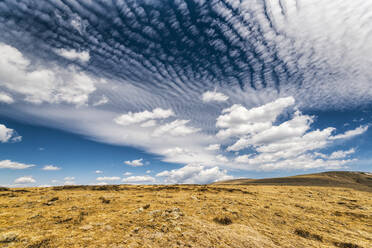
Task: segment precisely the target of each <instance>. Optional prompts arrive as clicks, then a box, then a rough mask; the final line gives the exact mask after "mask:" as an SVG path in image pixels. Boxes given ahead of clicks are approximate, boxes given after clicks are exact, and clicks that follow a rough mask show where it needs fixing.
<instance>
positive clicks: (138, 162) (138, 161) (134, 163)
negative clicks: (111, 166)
mask: <svg viewBox="0 0 372 248" xmlns="http://www.w3.org/2000/svg"><path fill="white" fill-rule="evenodd" d="M142 161H143V158H140V159H135V160H132V161H129V160H128V161H125V162H124V164H126V165H130V166H133V167H140V166H143V162H142Z"/></svg>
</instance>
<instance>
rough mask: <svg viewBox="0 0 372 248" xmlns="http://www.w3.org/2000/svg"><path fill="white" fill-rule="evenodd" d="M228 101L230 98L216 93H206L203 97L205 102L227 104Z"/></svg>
mask: <svg viewBox="0 0 372 248" xmlns="http://www.w3.org/2000/svg"><path fill="white" fill-rule="evenodd" d="M228 99H229V97H228V96H226V95H224V94H222V93H220V92H216V91H206V92H204V93H203V96H202V100H203V102H226V101H227V100H228Z"/></svg>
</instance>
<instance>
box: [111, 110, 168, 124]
mask: <svg viewBox="0 0 372 248" xmlns="http://www.w3.org/2000/svg"><path fill="white" fill-rule="evenodd" d="M173 115H174V113H173V110H171V109H162V108H155V109H154V110H153V111H147V110H145V111H143V112H137V113H133V112H129V113H127V114H123V115H120V116H118V117H116V118H115V119H114V121H115V122H116V123H117V124H119V125H122V126H128V125H132V124H136V123H141V122H145V121H148V120H155V119H166V118H168V117H170V116H173Z"/></svg>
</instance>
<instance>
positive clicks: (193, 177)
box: [156, 165, 233, 184]
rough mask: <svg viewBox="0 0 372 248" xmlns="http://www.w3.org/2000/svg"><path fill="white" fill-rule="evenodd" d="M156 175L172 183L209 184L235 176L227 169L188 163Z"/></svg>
mask: <svg viewBox="0 0 372 248" xmlns="http://www.w3.org/2000/svg"><path fill="white" fill-rule="evenodd" d="M156 176H157V177H162V178H163V180H164V182H165V183H171V184H175V183H181V184H207V183H212V182H216V181H221V180H228V179H232V178H233V177H232V176H229V175H228V174H227V171H226V170H221V169H219V168H218V167H212V168H207V167H205V166H201V165H186V166H184V167H182V168H180V169H175V170H171V171H163V172H160V173H158V174H157V175H156Z"/></svg>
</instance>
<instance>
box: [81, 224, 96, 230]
mask: <svg viewBox="0 0 372 248" xmlns="http://www.w3.org/2000/svg"><path fill="white" fill-rule="evenodd" d="M92 228H93V226H92V225H84V226H82V227H80V228H79V229H80V230H84V231H88V230H90V229H92Z"/></svg>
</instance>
